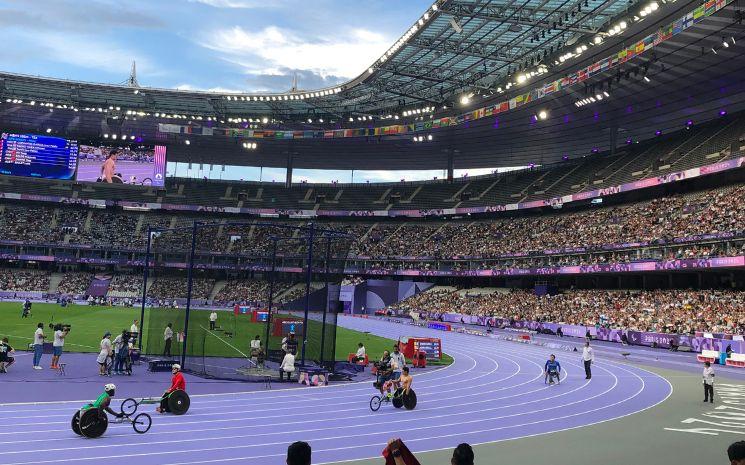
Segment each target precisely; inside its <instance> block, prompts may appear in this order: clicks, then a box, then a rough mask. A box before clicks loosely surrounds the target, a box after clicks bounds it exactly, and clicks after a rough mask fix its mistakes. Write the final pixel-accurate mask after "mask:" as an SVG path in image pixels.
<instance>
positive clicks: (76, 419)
mask: <svg viewBox="0 0 745 465" xmlns="http://www.w3.org/2000/svg"><path fill="white" fill-rule="evenodd" d="M70 426H72V431H73V432H74V433H75V434H77V435H78V436H82V435H83V433H81V432H80V410H78V411H77V412H75V415H73V416H72V421H71V422H70Z"/></svg>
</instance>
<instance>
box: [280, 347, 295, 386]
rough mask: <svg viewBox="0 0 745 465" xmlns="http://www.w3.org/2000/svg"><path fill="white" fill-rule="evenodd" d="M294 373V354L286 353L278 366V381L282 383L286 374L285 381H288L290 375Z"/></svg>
mask: <svg viewBox="0 0 745 465" xmlns="http://www.w3.org/2000/svg"><path fill="white" fill-rule="evenodd" d="M294 372H295V354H293V353H292V352H287V353H286V354H285V358H283V359H282V364H281V365H280V366H279V381H280V382H281V381H284V375H285V373H287V381H290V378H291V377H292V374H293V373H294Z"/></svg>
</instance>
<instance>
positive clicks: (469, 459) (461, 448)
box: [450, 442, 474, 465]
mask: <svg viewBox="0 0 745 465" xmlns="http://www.w3.org/2000/svg"><path fill="white" fill-rule="evenodd" d="M473 462H474V454H473V448H471V446H470V445H469V444H466V443H465V442H464V443H461V444H458V447H456V448H455V450H453V458H451V459H450V465H473Z"/></svg>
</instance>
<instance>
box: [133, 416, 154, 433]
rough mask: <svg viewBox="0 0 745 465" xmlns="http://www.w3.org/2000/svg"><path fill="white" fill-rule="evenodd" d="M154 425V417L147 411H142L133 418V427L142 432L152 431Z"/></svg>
mask: <svg viewBox="0 0 745 465" xmlns="http://www.w3.org/2000/svg"><path fill="white" fill-rule="evenodd" d="M152 425H153V419H152V418H150V415H148V414H147V413H141V414H139V415H137V416H136V417H134V418H133V419H132V428H134V430H135V431H137V432H138V433H140V434H145V433H147V432H148V431H150V427H151V426H152Z"/></svg>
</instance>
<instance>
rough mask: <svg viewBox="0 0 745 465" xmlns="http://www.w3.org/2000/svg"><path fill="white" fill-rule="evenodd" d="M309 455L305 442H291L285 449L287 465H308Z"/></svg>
mask: <svg viewBox="0 0 745 465" xmlns="http://www.w3.org/2000/svg"><path fill="white" fill-rule="evenodd" d="M310 453H311V452H310V445H309V444H308V443H307V442H303V441H297V442H293V443H292V444H290V447H288V448H287V465H310V463H311V458H310Z"/></svg>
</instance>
